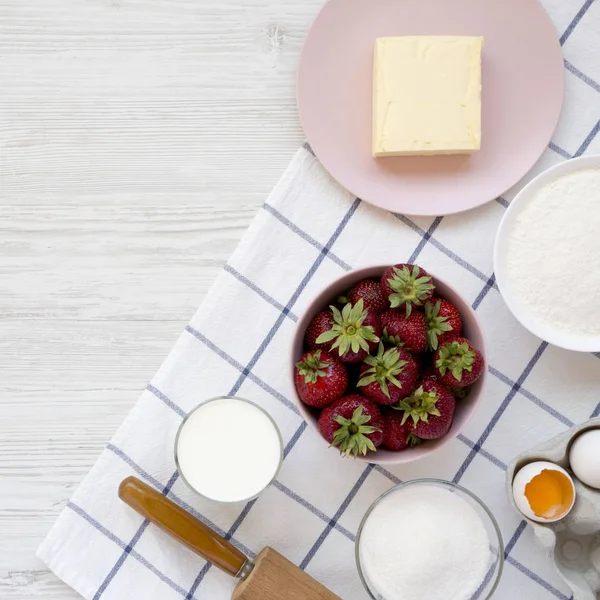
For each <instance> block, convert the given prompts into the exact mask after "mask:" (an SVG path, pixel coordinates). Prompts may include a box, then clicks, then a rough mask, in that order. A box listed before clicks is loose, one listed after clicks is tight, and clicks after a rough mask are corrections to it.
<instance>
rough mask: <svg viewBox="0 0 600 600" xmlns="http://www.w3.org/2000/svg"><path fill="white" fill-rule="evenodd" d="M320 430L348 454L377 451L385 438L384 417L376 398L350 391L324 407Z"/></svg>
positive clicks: (341, 450) (330, 441)
mask: <svg viewBox="0 0 600 600" xmlns="http://www.w3.org/2000/svg"><path fill="white" fill-rule="evenodd" d="M319 430H320V431H321V434H322V435H323V437H324V438H325V439H326V440H327V441H328V442H329V443H330V444H331V445H332V446H337V447H338V448H339V449H340V452H341V453H342V454H345V455H346V456H350V455H352V456H358V455H359V454H362V455H363V456H365V455H366V454H367V452H368V451H369V450H371V451H372V452H375V450H376V448H377V446H380V445H381V442H382V441H383V419H382V418H381V413H380V412H379V408H377V405H376V404H375V403H374V402H371V400H368V399H367V398H364V397H363V396H359V395H358V394H350V395H349V396H344V397H343V398H340V399H339V400H337V401H336V402H334V403H333V404H332V405H330V406H328V407H327V408H324V409H323V412H321V415H320V417H319Z"/></svg>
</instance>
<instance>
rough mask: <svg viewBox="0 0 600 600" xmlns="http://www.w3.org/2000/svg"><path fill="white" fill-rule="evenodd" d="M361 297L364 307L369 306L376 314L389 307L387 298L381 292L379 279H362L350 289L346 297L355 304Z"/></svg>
mask: <svg viewBox="0 0 600 600" xmlns="http://www.w3.org/2000/svg"><path fill="white" fill-rule="evenodd" d="M361 298H362V300H363V302H364V305H365V308H370V309H371V310H372V311H373V312H375V313H376V314H380V313H382V312H383V311H384V310H386V309H387V308H389V304H388V301H387V299H386V298H384V297H383V294H382V293H381V285H380V283H379V279H363V280H362V281H359V282H358V283H357V284H356V285H355V286H354V287H353V288H352V289H351V290H350V293H349V294H348V299H349V301H350V302H352V304H356V303H357V302H358V301H359V300H360V299H361Z"/></svg>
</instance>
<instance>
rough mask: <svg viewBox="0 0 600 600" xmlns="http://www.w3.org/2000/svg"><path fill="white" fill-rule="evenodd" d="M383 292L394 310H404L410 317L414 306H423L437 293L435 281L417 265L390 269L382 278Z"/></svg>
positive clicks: (398, 266)
mask: <svg viewBox="0 0 600 600" xmlns="http://www.w3.org/2000/svg"><path fill="white" fill-rule="evenodd" d="M380 285H381V291H382V292H383V295H384V297H385V298H387V300H388V301H389V303H390V306H391V307H392V308H402V309H404V310H405V311H406V316H407V317H409V316H410V313H411V312H412V308H413V306H423V305H424V304H425V302H427V300H429V298H431V296H433V292H434V291H435V286H434V285H433V279H432V277H431V275H429V273H427V271H425V269H421V267H418V266H417V265H405V264H400V265H394V266H393V267H388V268H387V269H386V270H385V271H384V273H383V277H382V278H381V283H380Z"/></svg>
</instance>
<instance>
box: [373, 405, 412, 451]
mask: <svg viewBox="0 0 600 600" xmlns="http://www.w3.org/2000/svg"><path fill="white" fill-rule="evenodd" d="M382 416H383V442H382V444H381V445H382V447H383V448H385V449H387V450H404V449H406V448H408V447H410V446H416V445H417V444H420V443H421V440H420V439H419V438H418V437H417V436H416V435H415V434H414V433H413V432H412V428H411V425H410V423H404V422H403V420H404V413H403V412H399V411H395V410H386V412H385V413H383V414H382Z"/></svg>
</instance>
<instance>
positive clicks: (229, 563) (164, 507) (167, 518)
mask: <svg viewBox="0 0 600 600" xmlns="http://www.w3.org/2000/svg"><path fill="white" fill-rule="evenodd" d="M119 498H121V500H123V502H125V504H128V505H129V506H131V508H133V510H135V511H137V512H138V513H140V515H142V516H143V517H146V519H148V521H150V522H152V523H154V524H155V525H156V526H157V527H160V528H161V529H162V530H163V531H165V532H166V533H168V534H169V535H170V536H171V537H173V538H175V539H176V540H177V541H179V542H181V543H182V544H183V545H184V546H187V547H188V548H189V549H190V550H192V551H193V552H195V553H196V554H199V555H200V556H201V557H202V558H204V559H205V560H207V561H208V562H210V563H212V564H213V565H215V567H219V569H222V570H223V571H225V573H228V574H229V575H232V576H233V577H237V576H238V575H239V574H241V573H242V568H243V567H244V565H245V564H246V562H247V558H246V557H245V556H244V555H243V554H242V553H241V552H240V551H239V550H238V549H237V548H235V546H232V545H231V544H230V543H229V542H228V541H227V540H225V539H223V538H222V537H221V536H220V535H217V533H215V532H214V531H213V530H212V529H211V528H210V527H207V526H206V525H204V523H201V522H200V521H199V520H198V519H196V518H195V517H193V516H192V515H190V513H188V512H186V511H185V510H183V508H181V507H180V506H177V504H175V503H174V502H172V501H171V500H169V499H168V498H167V497H165V496H164V495H163V494H161V493H160V492H157V491H156V490H155V489H154V488H152V487H150V486H149V485H146V484H145V483H144V482H142V481H140V480H139V479H137V478H136V477H128V478H127V479H124V480H123V481H122V482H121V485H120V486H119Z"/></svg>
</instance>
